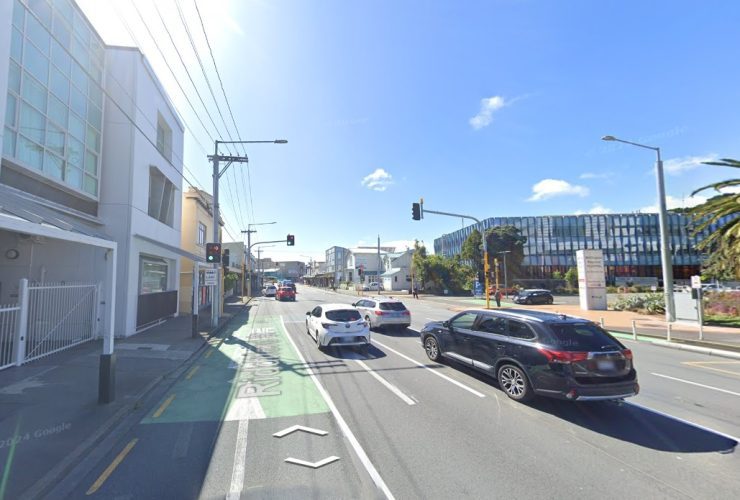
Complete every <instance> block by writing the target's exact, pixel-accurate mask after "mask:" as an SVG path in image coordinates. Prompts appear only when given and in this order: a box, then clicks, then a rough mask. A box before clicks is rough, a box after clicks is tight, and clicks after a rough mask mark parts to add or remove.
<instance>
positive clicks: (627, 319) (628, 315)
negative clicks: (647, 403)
mask: <svg viewBox="0 0 740 500" xmlns="http://www.w3.org/2000/svg"><path fill="white" fill-rule="evenodd" d="M335 292H336V293H339V294H342V295H347V296H351V297H359V296H360V295H358V292H356V291H355V290H343V289H337V290H335ZM361 293H362V295H363V296H365V297H368V296H375V295H378V292H361ZM381 294H382V295H384V296H391V295H393V296H394V297H396V298H398V299H401V300H412V298H411V296H410V295H408V294H406V293H403V292H400V293H394V292H381ZM419 300H426V301H431V302H438V303H440V304H443V305H445V306H446V307H447V308H448V309H449V310H450V311H453V312H454V311H461V310H463V309H466V308H474V307H475V308H482V307H485V305H486V301H485V299H478V298H474V297H449V296H447V297H445V296H437V295H425V294H420V295H419ZM557 302H558V297H557V296H556V297H555V304H552V305H536V306H523V305H518V304H514V303H513V302H510V301H507V300H502V301H501V306H502V308H512V309H517V308H528V309H537V310H543V311H551V312H556V313H562V314H567V315H568V316H578V317H581V318H586V319H588V320H590V321H594V322H597V323H598V322H601V321H602V319H603V323H604V327H605V328H606V329H607V330H609V331H614V332H621V333H628V334H632V322H633V321H634V322H635V329H636V331H637V334H638V336H641V337H646V338H649V339H663V340H666V339H667V334H668V325H667V323H666V321H665V317H664V316H663V315H653V316H651V315H647V314H638V313H634V312H630V311H584V310H582V309H581V308H580V306H579V305H578V304H558V303H557ZM491 304H492V306H491V307H492V308H496V302H495V301H494V300H493V298H491ZM703 337H704V338H703V340H700V339H699V325H698V324H694V323H687V322H676V323H673V324H672V325H671V340H672V341H674V342H683V343H690V344H693V345H697V346H703V347H707V348H714V349H729V350H733V351H738V352H740V328H730V327H722V326H704V335H703Z"/></svg>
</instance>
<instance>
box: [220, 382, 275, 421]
mask: <svg viewBox="0 0 740 500" xmlns="http://www.w3.org/2000/svg"><path fill="white" fill-rule="evenodd" d="M233 383H238V380H237V379H234V381H233ZM262 418H266V416H265V410H263V409H262V404H261V403H260V402H259V398H234V400H233V401H232V402H231V404H230V405H229V409H228V410H227V411H226V416H225V417H224V420H225V421H227V422H233V421H236V420H244V419H248V420H258V419H262Z"/></svg>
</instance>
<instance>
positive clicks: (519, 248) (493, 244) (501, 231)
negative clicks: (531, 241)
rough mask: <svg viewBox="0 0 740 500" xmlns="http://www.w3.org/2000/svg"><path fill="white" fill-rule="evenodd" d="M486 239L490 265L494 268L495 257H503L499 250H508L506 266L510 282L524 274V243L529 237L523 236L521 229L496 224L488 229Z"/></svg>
mask: <svg viewBox="0 0 740 500" xmlns="http://www.w3.org/2000/svg"><path fill="white" fill-rule="evenodd" d="M486 241H487V242H488V265H489V268H490V269H491V270H493V265H494V259H495V258H499V260H501V257H502V256H500V255H499V252H503V251H506V250H508V251H509V252H510V253H507V254H506V268H507V273H508V276H509V283H511V281H512V280H513V279H516V278H521V277H522V276H523V275H524V272H523V270H522V261H523V260H524V244H525V243H526V242H527V237H526V236H522V234H521V233H520V232H519V230H518V229H517V228H516V227H514V226H495V227H492V228H490V229H488V231H486Z"/></svg>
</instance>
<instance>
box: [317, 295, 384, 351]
mask: <svg viewBox="0 0 740 500" xmlns="http://www.w3.org/2000/svg"><path fill="white" fill-rule="evenodd" d="M306 332H307V333H308V334H309V335H310V336H311V337H312V338H313V339H314V341H315V342H316V345H317V346H318V348H319V350H322V351H323V350H324V348H326V347H349V346H357V347H361V348H362V350H363V352H364V353H367V350H368V348H369V347H370V326H369V325H368V324H367V322H366V321H365V320H364V319H362V316H361V315H360V311H358V310H357V309H356V308H355V307H353V306H351V305H348V304H321V305H318V306H316V307H314V308H313V310H311V311H308V312H307V313H306Z"/></svg>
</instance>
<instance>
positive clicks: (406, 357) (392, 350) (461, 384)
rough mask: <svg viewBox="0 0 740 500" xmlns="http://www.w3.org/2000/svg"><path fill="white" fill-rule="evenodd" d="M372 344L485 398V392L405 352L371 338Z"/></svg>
mask: <svg viewBox="0 0 740 500" xmlns="http://www.w3.org/2000/svg"><path fill="white" fill-rule="evenodd" d="M373 344H378V345H379V346H381V347H382V348H383V349H388V350H389V351H391V352H393V353H396V354H398V355H399V356H401V357H402V358H404V359H406V360H408V361H411V362H412V363H414V364H415V365H416V366H420V367H421V368H426V369H427V370H429V372H430V373H433V374H435V375H436V376H438V377H442V378H443V379H445V380H446V381H448V382H451V383H453V384H455V385H456V386H458V387H459V388H461V389H465V390H466V391H468V392H469V393H471V394H475V395H476V396H478V397H479V398H485V397H486V395H485V394H483V393H482V392H478V391H476V390H475V389H473V388H472V387H468V386H467V385H465V384H463V383H462V382H458V381H457V380H455V379H452V378H450V377H448V376H447V375H444V374H442V373H439V372H438V371H436V370H432V369H431V368H430V367H429V366H427V365H425V364H423V363H419V362H418V361H416V360H415V359H412V358H409V357H408V356H406V355H405V354H403V353H400V352H398V351H396V350H395V349H393V348H391V347H388V346H387V345H385V344H381V343H380V342H378V341H377V340H373Z"/></svg>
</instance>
